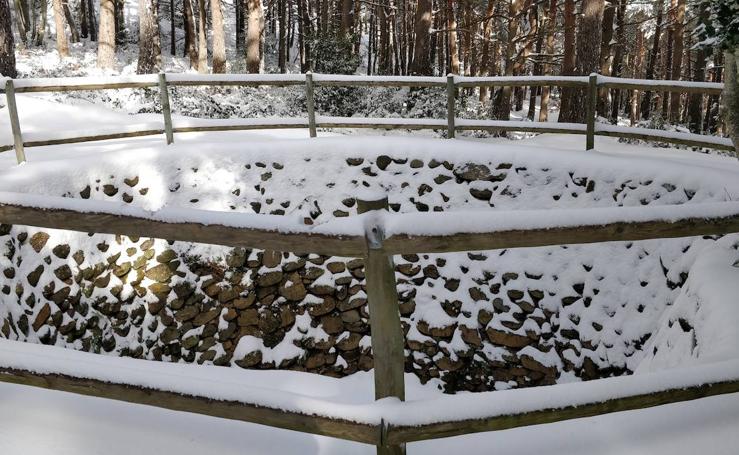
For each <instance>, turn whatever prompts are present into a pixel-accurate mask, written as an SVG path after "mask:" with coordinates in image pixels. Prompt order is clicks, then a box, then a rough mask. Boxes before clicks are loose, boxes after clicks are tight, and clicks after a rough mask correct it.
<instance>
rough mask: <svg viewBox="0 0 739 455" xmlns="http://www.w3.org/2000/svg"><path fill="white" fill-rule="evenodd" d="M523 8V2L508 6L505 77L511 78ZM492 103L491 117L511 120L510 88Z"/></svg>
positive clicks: (517, 0) (515, 0) (503, 89)
mask: <svg viewBox="0 0 739 455" xmlns="http://www.w3.org/2000/svg"><path fill="white" fill-rule="evenodd" d="M522 8H523V0H511V2H510V4H509V6H508V36H507V37H506V53H505V75H506V76H513V69H514V66H515V54H516V36H517V35H518V14H519V13H520V12H521V9H522ZM497 97H498V99H496V100H495V102H494V103H493V115H494V117H495V118H497V119H499V120H508V119H510V118H511V86H509V85H506V86H505V87H503V88H502V89H501V90H499V91H498V94H497Z"/></svg>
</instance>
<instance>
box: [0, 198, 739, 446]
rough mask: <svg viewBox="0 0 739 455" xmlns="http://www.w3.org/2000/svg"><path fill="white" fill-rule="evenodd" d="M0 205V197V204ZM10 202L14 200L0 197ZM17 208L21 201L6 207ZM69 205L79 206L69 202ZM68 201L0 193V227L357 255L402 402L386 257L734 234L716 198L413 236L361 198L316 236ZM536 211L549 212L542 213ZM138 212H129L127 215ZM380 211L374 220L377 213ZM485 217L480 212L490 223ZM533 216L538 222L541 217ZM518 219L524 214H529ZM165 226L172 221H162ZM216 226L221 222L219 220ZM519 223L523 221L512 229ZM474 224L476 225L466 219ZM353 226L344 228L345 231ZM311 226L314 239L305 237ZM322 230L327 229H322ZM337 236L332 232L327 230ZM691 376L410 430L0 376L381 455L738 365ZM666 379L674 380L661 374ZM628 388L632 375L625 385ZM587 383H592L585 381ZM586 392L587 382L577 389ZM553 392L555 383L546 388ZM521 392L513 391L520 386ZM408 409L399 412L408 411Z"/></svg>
mask: <svg viewBox="0 0 739 455" xmlns="http://www.w3.org/2000/svg"><path fill="white" fill-rule="evenodd" d="M3 201H5V202H3ZM8 201H15V202H8ZM18 201H21V202H18ZM74 202H75V204H77V202H79V201H74ZM81 204H82V205H84V206H85V209H82V208H81V206H80V205H79V204H77V205H72V202H70V200H69V199H67V198H59V197H28V196H17V195H15V196H14V195H12V194H11V195H8V194H7V193H6V194H0V221H1V222H3V223H10V224H18V225H30V226H39V227H45V228H54V229H66V230H72V231H79V232H99V233H107V234H120V235H127V236H135V237H142V236H147V237H156V238H163V239H170V240H180V241H188V242H196V243H210V244H218V245H227V246H243V247H249V248H260V249H261V248H270V249H274V250H277V251H293V252H299V253H321V254H327V255H335V256H349V257H351V256H354V257H363V258H364V260H365V276H366V291H367V295H368V302H369V306H370V308H369V309H370V311H369V313H370V318H371V319H370V324H371V343H372V352H373V356H374V378H375V397H376V398H377V399H381V398H384V397H396V398H398V399H399V400H401V401H402V400H404V398H405V387H404V383H403V373H404V341H403V340H404V336H403V331H402V327H401V323H400V315H399V310H398V296H397V288H396V281H395V272H394V270H395V268H394V264H393V255H395V254H408V253H440V252H461V251H478V250H486V249H494V248H521V247H538V246H546V245H563V244H581V243H593V242H606V241H627V240H628V241H630V240H644V239H656V238H670V237H685V236H697V235H718V234H727V233H735V232H739V203H736V202H726V203H717V204H706V205H703V206H696V205H686V206H673V207H631V208H618V209H614V210H616V211H617V212H616V213H618V214H619V215H618V216H614V214H613V213H611V215H610V216H609V218H608V219H609V222H608V223H605V224H604V223H602V222H601V221H599V220H602V219H603V218H602V213H601V212H599V211H598V210H599V209H573V210H570V211H568V213H567V214H566V215H567V216H566V217H563V218H566V220H567V221H566V224H559V225H554V224H552V225H542V226H539V227H527V228H511V227H506V226H517V223H516V219H515V218H516V214H515V212H509V213H508V214H507V215H506V223H505V224H501V225H498V227H494V226H495V223H492V222H491V223H483V225H486V226H493V227H488V228H486V229H485V230H483V231H482V232H480V231H476V230H465V229H463V228H462V229H457V230H456V231H454V232H443V233H436V234H434V233H428V232H427V233H424V232H423V231H418V229H419V225H420V226H423V225H424V223H419V221H418V219H417V218H416V217H417V216H419V214H391V213H389V212H387V205H388V204H387V199H386V198H384V197H381V198H377V199H376V200H361V201H359V204H358V209H359V212H360V213H363V214H362V215H359V216H360V217H361V218H358V219H357V220H356V221H357V222H356V223H355V224H351V223H350V224H342V226H344V228H343V230H341V231H327V230H325V229H324V230H323V231H321V230H320V227H319V228H313V227H308V226H302V225H296V226H295V227H289V228H288V229H286V228H285V226H275V227H274V228H264V227H252V226H264V223H263V222H261V223H260V222H257V221H258V220H265V219H267V218H265V217H266V215H250V214H249V215H246V214H240V215H239V214H230V215H229V217H231V218H229V219H232V220H234V221H233V222H232V223H226V224H218V223H208V224H207V225H206V224H203V223H204V221H203V220H207V219H209V218H208V216H207V212H205V211H201V210H195V209H178V211H177V216H176V217H170V218H168V216H169V215H168V213H167V212H166V209H163V210H162V211H160V212H157V213H155V214H153V215H152V214H146V213H145V212H143V211H142V212H141V214H140V215H131V214H130V213H131V212H130V211H129V214H128V215H124V214H121V213H120V210H119V208H120V207H119V206H118V204H116V203H113V202H103V201H82V202H81ZM545 212H549V213H551V210H547V211H545ZM136 213H138V212H136ZM378 213H382V215H383V216H377V214H378ZM495 215H496V214H495V212H489V213H487V212H486V213H483V214H482V215H481V216H486V217H491V219H493V218H494V217H495ZM542 215H543V216H544V218H543V219H546V215H545V214H542ZM421 216H428V217H446V218H447V219H446V220H441V221H448V220H449V219H453V218H458V216H455V214H454V213H447V214H443V213H441V214H434V213H430V214H423V215H421ZM529 218H530V217H529ZM169 219H176V220H177V221H176V222H174V221H168V220H169ZM221 219H223V218H221ZM520 224H521V225H524V224H525V223H520ZM476 225H481V223H476ZM352 226H353V227H352ZM314 231H315V232H314ZM327 232H330V233H327ZM337 232H339V233H337ZM0 360H1V359H0ZM733 371H734V370H731V371H730V372H729V374H728V375H727V374H726V372H722V374H721V375H718V376H714V377H709V378H708V379H706V378H703V379H702V380H700V381H694V382H691V383H689V384H680V385H679V386H667V387H665V386H660V381H646V385H644V383H640V384H642V385H641V386H640V387H632V388H630V389H628V390H629V391H628V392H627V393H622V394H621V395H619V394H615V395H617V396H614V393H613V391H612V390H610V389H609V390H606V392H605V393H600V394H595V395H593V394H588V395H587V396H588V397H589V398H587V399H586V400H584V401H581V402H579V403H577V404H576V405H567V406H559V407H551V406H550V407H547V406H542V407H540V408H539V409H533V410H527V411H525V412H514V413H507V414H506V413H504V414H501V413H500V412H499V411H497V410H496V409H490V414H489V415H487V416H482V417H475V418H468V419H459V418H456V419H455V418H449V419H448V420H445V421H437V422H431V423H428V424H422V425H402V424H397V425H394V424H391V423H388V422H387V421H385V420H383V421H382V422H381V423H380V424H376V423H368V422H362V421H361V420H360V421H357V420H353V419H351V418H349V417H347V418H329V417H326V416H321V415H314V414H308V413H304V412H298V411H294V410H290V409H284V408H277V407H271V406H270V405H269V404H264V403H259V402H254V403H250V402H248V403H247V402H233V401H219V400H213V399H211V398H208V397H204V396H194V395H188V394H183V393H174V392H172V391H163V390H159V389H155V388H152V387H143V386H135V385H131V384H126V383H116V382H110V381H104V380H99V379H95V378H90V377H89V376H88V377H82V376H75V375H73V374H69V373H65V374H62V373H53V372H51V373H50V372H48V371H46V372H41V373H39V372H38V371H34V370H33V369H28V368H23V367H15V366H13V365H2V364H1V362H0V381H6V382H13V383H19V384H27V385H32V386H38V387H45V388H51V389H57V390H64V391H68V392H74V393H80V394H85V395H92V396H98V397H104V398H111V399H116V400H123V401H127V402H132V403H142V404H148V405H152V406H159V407H163V408H168V409H174V410H180V411H188V412H195V413H200V414H206V415H211V416H218V417H224V418H229V419H237V420H243V421H248V422H256V423H260V424H264V425H271V426H275V427H279V428H287V429H292V430H297V431H302V432H309V433H315V434H320V435H326V436H332V437H337V438H343V439H347V440H352V441H358V442H363V443H367V444H374V445H376V446H377V447H378V449H377V450H378V453H381V454H402V453H404V451H405V443H406V442H411V441H418V440H423V439H433V438H440V437H447V436H453V435H462V434H468V433H473V432H480V431H493V430H501V429H507V428H514V427H520V426H526V425H536V424H541V423H549V422H557V421H561V420H567V419H574V418H580V417H588V416H594V415H599V414H604V413H609V412H618V411H624V410H630V409H641V408H647V407H651V406H658V405H662V404H667V403H674V402H679V401H686V400H693V399H697V398H702V397H706V396H711V395H717V394H725V393H735V392H739V368H737V370H736V372H735V374H732V372H733ZM663 376H664V377H672V378H674V373H673V372H670V371H667V372H664V375H663ZM626 380H628V381H638V380H639V376H633V377H630V378H627V379H626ZM595 382H597V381H595ZM583 386H587V384H585V385H583ZM554 387H557V386H554ZM521 393H525V391H521ZM412 405H413V403H408V404H403V405H402V406H412Z"/></svg>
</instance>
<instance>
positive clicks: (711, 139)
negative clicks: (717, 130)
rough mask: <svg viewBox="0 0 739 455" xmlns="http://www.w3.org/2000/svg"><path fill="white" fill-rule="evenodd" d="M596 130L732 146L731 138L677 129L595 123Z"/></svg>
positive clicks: (596, 131)
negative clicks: (684, 131) (668, 129)
mask: <svg viewBox="0 0 739 455" xmlns="http://www.w3.org/2000/svg"><path fill="white" fill-rule="evenodd" d="M598 132H612V133H623V134H628V133H632V134H643V135H645V136H653V137H655V139H659V138H660V137H666V138H671V139H678V140H686V141H701V142H707V143H710V144H715V145H722V146H725V147H733V146H734V145H733V143H732V142H731V139H730V138H725V137H718V136H708V135H703V134H693V133H681V132H677V131H665V130H655V129H649V128H638V129H635V128H630V127H626V126H619V125H607V124H603V123H596V124H595V134H598Z"/></svg>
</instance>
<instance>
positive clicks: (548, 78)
mask: <svg viewBox="0 0 739 455" xmlns="http://www.w3.org/2000/svg"><path fill="white" fill-rule="evenodd" d="M562 80H566V81H572V82H582V83H585V84H587V83H588V76H488V77H476V76H454V81H455V82H472V83H485V82H516V81H531V82H542V81H544V82H545V81H552V82H557V81H562Z"/></svg>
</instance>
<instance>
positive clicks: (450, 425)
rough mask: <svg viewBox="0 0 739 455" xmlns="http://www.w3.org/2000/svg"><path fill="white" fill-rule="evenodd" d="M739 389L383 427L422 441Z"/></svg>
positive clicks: (396, 437) (393, 437)
mask: <svg viewBox="0 0 739 455" xmlns="http://www.w3.org/2000/svg"><path fill="white" fill-rule="evenodd" d="M737 392H739V380H732V381H725V382H718V383H713V384H704V385H700V386H693V387H687V388H674V389H668V390H664V391H660V392H653V393H645V394H639V395H632V396H628V397H622V398H616V399H611V400H607V401H600V402H592V403H586V404H581V405H578V406H568V407H564V408H545V409H540V410H536V411H530V412H523V413H518V414H510V415H496V416H493V417H490V418H487V419H474V420H462V421H455V422H440V423H435V424H430V425H421V426H413V427H411V426H389V427H388V428H387V429H386V434H387V436H386V439H387V441H388V443H400V442H411V441H422V440H425V439H437V438H446V437H450V436H458V435H463V434H471V433H479V432H483V431H499V430H506V429H509V428H519V427H524V426H529V425H541V424H545V423H553V422H561V421H563V420H570V419H580V418H584V417H593V416H597V415H602V414H610V413H612V412H622V411H629V410H634V409H646V408H651V407H654V406H661V405H665V404H670V403H679V402H681V401H690V400H697V399H700V398H705V397H710V396H715V395H722V394H727V393H737Z"/></svg>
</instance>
